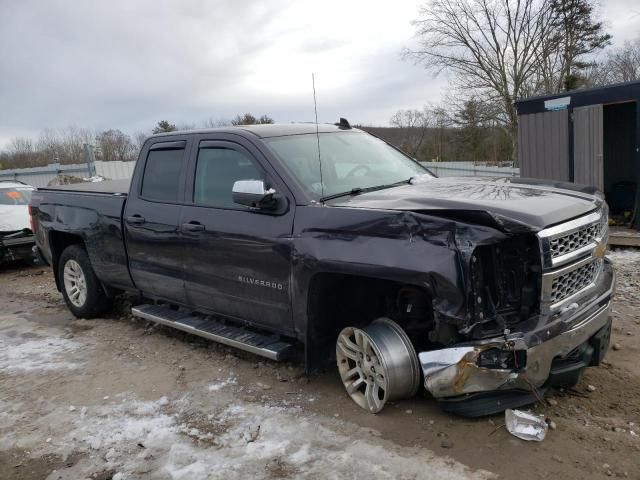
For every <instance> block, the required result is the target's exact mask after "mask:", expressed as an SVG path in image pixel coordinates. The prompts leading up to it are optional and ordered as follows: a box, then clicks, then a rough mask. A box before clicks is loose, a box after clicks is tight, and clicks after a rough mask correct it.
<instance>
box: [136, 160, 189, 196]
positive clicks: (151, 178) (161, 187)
mask: <svg viewBox="0 0 640 480" xmlns="http://www.w3.org/2000/svg"><path fill="white" fill-rule="evenodd" d="M183 163H184V149H183V148H180V149H170V150H169V149H167V150H151V151H150V152H149V156H148V157H147V163H146V165H145V167H144V176H143V178H142V196H143V197H145V198H149V199H152V200H164V201H167V202H177V201H178V192H179V191H180V172H181V171H182V168H183Z"/></svg>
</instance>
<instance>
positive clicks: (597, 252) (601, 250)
mask: <svg viewBox="0 0 640 480" xmlns="http://www.w3.org/2000/svg"><path fill="white" fill-rule="evenodd" d="M605 253H607V240H606V239H604V238H603V239H601V240H600V241H599V242H598V244H597V245H596V248H595V249H594V251H593V255H594V256H595V257H596V258H604V254H605Z"/></svg>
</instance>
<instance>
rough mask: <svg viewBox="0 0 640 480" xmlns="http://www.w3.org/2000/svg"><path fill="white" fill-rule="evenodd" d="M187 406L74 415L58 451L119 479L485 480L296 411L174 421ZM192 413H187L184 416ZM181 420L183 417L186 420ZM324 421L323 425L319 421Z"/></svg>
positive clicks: (128, 406)
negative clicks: (89, 460)
mask: <svg viewBox="0 0 640 480" xmlns="http://www.w3.org/2000/svg"><path fill="white" fill-rule="evenodd" d="M181 408H190V407H189V402H188V401H187V402H181V401H177V402H176V401H173V402H171V401H170V402H169V403H168V404H167V403H165V402H164V401H162V400H158V401H155V402H140V401H135V400H134V401H125V402H122V403H118V404H113V405H105V406H100V407H96V409H95V413H94V412H93V409H92V414H91V415H87V416H86V417H85V418H83V419H81V420H80V419H79V418H78V417H77V416H75V417H71V418H69V419H68V421H70V422H73V428H72V429H71V431H69V432H68V433H67V435H66V437H65V438H64V439H62V441H61V442H60V443H59V445H66V446H67V447H71V446H73V447H74V449H76V450H77V449H78V444H77V442H78V440H79V441H80V442H81V443H80V450H84V451H86V452H88V453H89V454H90V455H95V456H96V457H98V458H103V459H105V461H106V465H105V468H109V469H112V470H114V471H117V472H118V473H119V474H120V475H121V476H122V478H136V472H140V471H144V472H147V473H146V474H147V475H148V477H149V478H169V479H172V480H205V479H225V480H226V479H245V478H272V477H273V476H277V475H280V476H282V475H283V474H286V475H285V476H287V477H291V478H298V477H309V478H325V477H326V476H327V475H330V476H332V477H333V478H356V479H357V478H363V479H365V478H366V479H369V478H389V479H392V478H393V479H395V478H424V476H425V472H429V474H428V477H429V478H430V479H433V480H438V479H469V478H489V477H490V476H491V475H490V474H489V473H487V472H472V471H470V470H469V469H467V468H466V467H464V466H463V465H461V464H459V463H457V462H455V461H452V460H451V459H448V458H446V457H445V458H443V457H438V456H436V455H435V454H434V453H433V452H431V451H429V450H426V449H423V448H413V447H412V448H409V447H405V448H401V447H399V446H397V445H395V444H393V443H390V442H386V441H384V440H381V439H379V438H376V437H375V436H372V435H371V433H370V431H368V430H367V429H361V428H359V427H357V426H354V425H351V426H349V425H347V426H346V427H345V426H342V425H339V424H338V423H335V422H333V421H325V420H320V419H319V417H315V416H313V417H311V416H308V415H304V414H302V413H301V411H300V410H299V409H291V408H283V407H274V406H265V405H257V404H253V403H246V404H245V403H237V402H236V403H234V404H231V405H229V406H227V407H226V408H224V409H222V410H220V411H218V412H216V413H211V414H209V415H206V416H204V417H203V416H200V417H199V418H198V420H197V422H196V423H195V424H191V423H190V420H182V419H184V418H185V415H184V414H185V413H188V412H184V411H183V412H181V411H179V410H180V409H181ZM191 413H193V411H191ZM186 418H189V417H188V415H187V417H186ZM327 422H328V423H327Z"/></svg>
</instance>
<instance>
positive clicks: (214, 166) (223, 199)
mask: <svg viewBox="0 0 640 480" xmlns="http://www.w3.org/2000/svg"><path fill="white" fill-rule="evenodd" d="M263 179H264V175H262V174H261V173H260V171H259V170H258V168H257V167H256V165H255V164H254V162H253V160H252V159H251V158H249V157H248V156H247V155H245V154H244V153H242V152H239V151H237V150H232V149H230V148H201V149H200V150H199V152H198V165H197V167H196V178H195V185H194V188H193V201H194V203H197V204H200V205H209V206H212V207H221V208H238V209H242V208H244V207H242V206H241V205H238V204H237V203H234V202H233V197H232V195H231V191H232V189H233V184H234V183H235V182H237V181H238V180H263Z"/></svg>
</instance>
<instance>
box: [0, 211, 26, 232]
mask: <svg viewBox="0 0 640 480" xmlns="http://www.w3.org/2000/svg"><path fill="white" fill-rule="evenodd" d="M25 228H31V227H30V226H29V206H28V205H0V233H2V232H15V231H18V230H22V229H25Z"/></svg>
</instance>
